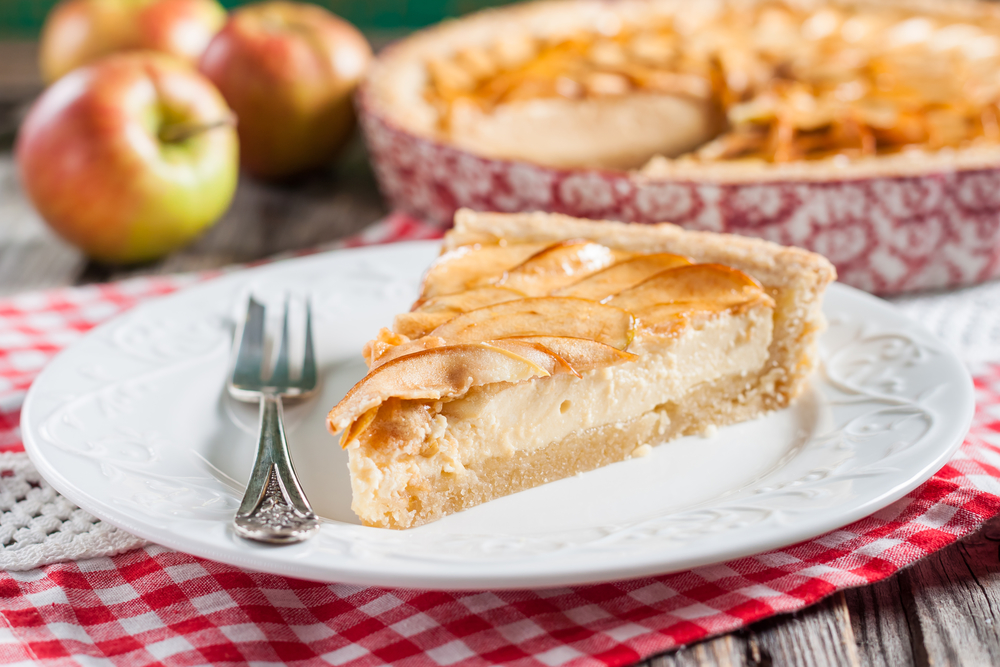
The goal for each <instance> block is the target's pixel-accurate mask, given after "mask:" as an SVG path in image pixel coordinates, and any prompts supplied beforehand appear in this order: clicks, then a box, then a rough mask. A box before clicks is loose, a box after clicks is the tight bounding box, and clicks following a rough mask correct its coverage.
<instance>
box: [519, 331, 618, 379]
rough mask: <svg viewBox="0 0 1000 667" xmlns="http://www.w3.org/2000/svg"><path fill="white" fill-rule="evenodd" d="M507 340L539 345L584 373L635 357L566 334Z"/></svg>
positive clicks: (602, 344)
mask: <svg viewBox="0 0 1000 667" xmlns="http://www.w3.org/2000/svg"><path fill="white" fill-rule="evenodd" d="M506 340H508V341H519V342H525V343H534V344H537V345H541V346H542V347H544V348H546V349H547V350H550V351H552V352H554V353H555V354H557V355H558V356H559V357H560V358H561V359H563V360H565V361H566V363H568V364H569V365H570V367H572V368H573V370H575V371H576V372H577V373H580V374H582V373H586V372H587V371H591V370H594V369H595V368H604V367H605V366H611V365H613V364H618V363H621V362H623V361H632V360H634V359H637V358H638V357H636V355H634V354H629V353H628V352H623V351H621V350H618V349H616V348H613V347H611V346H610V345H605V344H604V343H598V342H596V341H593V340H587V339H586V338H570V337H568V336H523V337H519V338H508V339H506Z"/></svg>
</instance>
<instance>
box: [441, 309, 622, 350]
mask: <svg viewBox="0 0 1000 667" xmlns="http://www.w3.org/2000/svg"><path fill="white" fill-rule="evenodd" d="M634 334H635V319H634V318H633V317H632V315H631V313H629V312H627V311H625V310H622V309H621V308H615V307H613V306H606V305H604V304H600V303H596V302H594V301H587V300H586V299H576V298H573V297H551V296H550V297H533V298H528V299H518V300H517V301H506V302H504V303H498V304H496V305H493V306H487V307H486V308H479V309H477V310H471V311H469V312H467V313H463V314H461V315H459V316H457V317H455V318H454V319H453V320H451V321H450V322H446V323H445V324H442V325H441V326H439V327H438V328H436V329H434V331H432V332H431V334H430V335H432V336H440V337H441V338H444V339H445V340H447V341H449V342H454V343H471V342H478V341H484V340H490V339H496V338H518V337H523V336H539V335H549V336H568V337H570V338H586V339H588V340H593V341H597V342H598V343H604V344H605V345H610V346H611V347H613V348H615V349H618V350H624V349H625V348H627V347H628V345H629V343H631V342H632V337H633V335H634Z"/></svg>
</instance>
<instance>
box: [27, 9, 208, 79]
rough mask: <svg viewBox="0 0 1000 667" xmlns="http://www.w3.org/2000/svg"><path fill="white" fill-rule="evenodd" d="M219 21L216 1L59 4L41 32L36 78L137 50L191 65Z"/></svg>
mask: <svg viewBox="0 0 1000 667" xmlns="http://www.w3.org/2000/svg"><path fill="white" fill-rule="evenodd" d="M225 21H226V10H225V9H223V7H222V5H220V4H219V3H218V2H217V1H216V0H64V1H63V2H61V3H59V4H58V5H56V7H55V8H54V9H53V10H52V11H51V12H50V13H49V15H48V16H47V17H46V20H45V26H44V28H43V29H42V40H41V44H40V48H39V50H40V54H41V69H42V76H43V77H44V78H45V80H46V81H47V82H50V83H51V82H52V81H55V80H56V79H58V78H59V77H61V76H62V75H64V74H66V73H67V72H69V71H70V70H74V69H76V68H77V67H80V66H81V65H85V64H87V63H89V62H92V61H94V60H96V59H98V58H100V57H102V56H106V55H109V54H111V53H114V52H116V51H126V50H137V49H149V50H154V51H163V52H164V53H169V54H171V55H174V56H177V57H178V58H181V59H183V60H186V61H188V62H190V63H192V64H194V63H196V62H197V61H198V58H199V57H200V56H201V53H202V51H204V50H205V47H206V46H207V45H208V43H209V41H210V40H211V39H212V36H213V35H214V34H215V33H216V32H217V31H218V30H219V28H221V27H222V24H223V23H225Z"/></svg>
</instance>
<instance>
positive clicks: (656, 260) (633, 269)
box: [552, 252, 691, 301]
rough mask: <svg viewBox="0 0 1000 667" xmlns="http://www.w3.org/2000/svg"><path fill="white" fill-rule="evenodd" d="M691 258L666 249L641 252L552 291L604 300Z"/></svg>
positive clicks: (684, 263)
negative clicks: (674, 253)
mask: <svg viewBox="0 0 1000 667" xmlns="http://www.w3.org/2000/svg"><path fill="white" fill-rule="evenodd" d="M690 264H691V260H690V259H688V258H687V257H683V256H682V255H673V254H670V253H666V252H661V253H656V254H653V255H640V256H638V257H633V258H632V259H627V260H625V261H623V262H618V263H617V264H614V265H612V266H609V267H607V268H606V269H602V270H601V271H598V272H597V273H593V274H591V275H589V276H587V277H586V278H584V279H583V280H580V281H578V282H575V283H573V284H571V285H567V286H566V287H563V288H561V289H559V290H556V291H555V292H553V293H552V294H553V296H575V297H578V298H580V299H591V300H593V301H603V300H605V299H607V298H608V297H612V296H614V295H616V294H618V293H619V292H621V291H622V290H626V289H628V288H630V287H634V286H635V285H638V284H639V283H641V282H642V281H644V280H646V279H648V278H651V277H652V276H654V275H656V274H657V273H660V272H661V271H666V270H667V269H673V268H675V267H678V266H688V265H690Z"/></svg>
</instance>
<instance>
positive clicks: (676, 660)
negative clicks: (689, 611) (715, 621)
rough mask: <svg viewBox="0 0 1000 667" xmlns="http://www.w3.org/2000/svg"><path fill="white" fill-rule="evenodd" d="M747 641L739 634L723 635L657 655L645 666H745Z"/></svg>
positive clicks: (644, 665)
mask: <svg viewBox="0 0 1000 667" xmlns="http://www.w3.org/2000/svg"><path fill="white" fill-rule="evenodd" d="M746 651H747V642H746V640H745V639H743V638H742V637H740V636H739V635H738V634H732V635H723V636H722V637H716V638H715V639H708V640H706V641H703V642H698V643H697V644H692V645H691V646H685V647H684V648H681V649H679V650H677V651H674V652H672V653H666V654H664V655H660V656H656V657H655V658H652V659H650V660H647V661H646V662H644V663H640V664H641V665H642V666H643V667H743V666H744V665H748V664H752V663H748V662H747V654H746Z"/></svg>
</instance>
